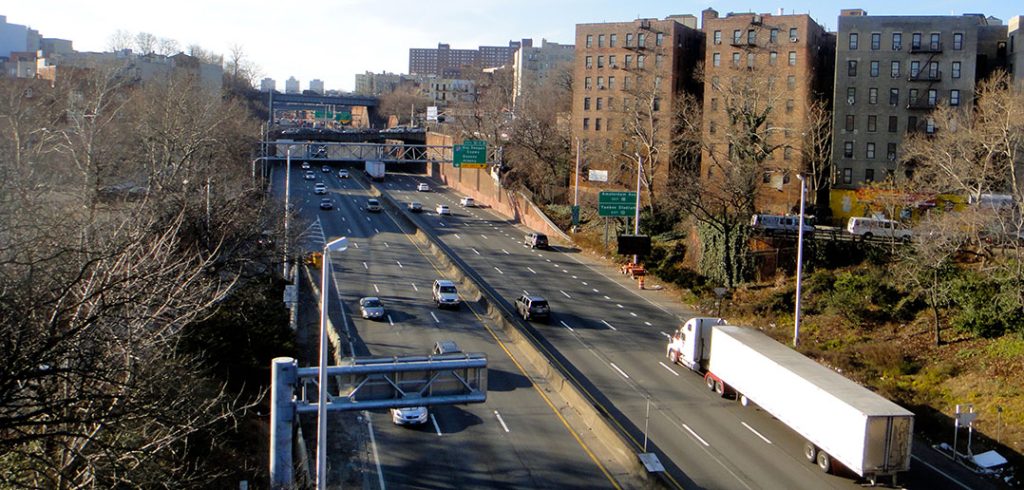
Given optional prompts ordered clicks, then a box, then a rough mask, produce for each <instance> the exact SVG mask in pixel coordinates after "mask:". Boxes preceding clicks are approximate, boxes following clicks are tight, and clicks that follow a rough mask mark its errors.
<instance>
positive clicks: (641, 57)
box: [636, 54, 647, 70]
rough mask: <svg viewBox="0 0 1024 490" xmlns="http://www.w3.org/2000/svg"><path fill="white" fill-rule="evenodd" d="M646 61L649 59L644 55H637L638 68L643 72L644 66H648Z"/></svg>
mask: <svg viewBox="0 0 1024 490" xmlns="http://www.w3.org/2000/svg"><path fill="white" fill-rule="evenodd" d="M646 59H647V57H646V56H644V55H642V54H638V55H636V67H637V68H639V69H641V70H642V69H644V65H645V64H646V63H644V61H645V60H646Z"/></svg>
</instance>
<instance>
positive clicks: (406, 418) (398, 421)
mask: <svg viewBox="0 0 1024 490" xmlns="http://www.w3.org/2000/svg"><path fill="white" fill-rule="evenodd" d="M428 415H429V412H428V411H427V407H405V408H392V409H391V421H392V422H394V423H395V425H420V424H425V423H427V416H428Z"/></svg>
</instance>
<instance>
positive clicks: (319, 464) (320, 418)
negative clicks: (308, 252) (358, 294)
mask: <svg viewBox="0 0 1024 490" xmlns="http://www.w3.org/2000/svg"><path fill="white" fill-rule="evenodd" d="M346 249H348V238H346V237H341V238H338V239H337V240H334V241H332V242H330V243H327V244H325V245H324V256H323V263H322V264H321V269H320V370H319V379H320V381H319V384H320V394H319V395H318V396H317V402H316V422H317V427H316V488H317V490H324V489H326V488H327V344H328V342H327V297H328V294H327V275H328V273H329V272H330V269H331V252H332V251H339V252H342V251H345V250H346Z"/></svg>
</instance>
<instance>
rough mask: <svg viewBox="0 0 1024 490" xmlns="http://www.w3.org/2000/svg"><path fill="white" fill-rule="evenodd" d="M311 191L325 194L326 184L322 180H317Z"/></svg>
mask: <svg viewBox="0 0 1024 490" xmlns="http://www.w3.org/2000/svg"><path fill="white" fill-rule="evenodd" d="M313 192H314V193H316V194H327V186H326V185H324V183H323V182H317V183H316V184H315V185H313Z"/></svg>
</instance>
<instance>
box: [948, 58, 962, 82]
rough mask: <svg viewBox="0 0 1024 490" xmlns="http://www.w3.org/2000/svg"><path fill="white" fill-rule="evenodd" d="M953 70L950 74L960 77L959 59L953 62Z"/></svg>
mask: <svg viewBox="0 0 1024 490" xmlns="http://www.w3.org/2000/svg"><path fill="white" fill-rule="evenodd" d="M951 71H952V73H951V74H950V76H952V77H953V78H960V62H959V61H954V62H953V69H952V70H951Z"/></svg>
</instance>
